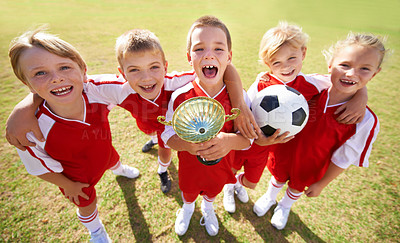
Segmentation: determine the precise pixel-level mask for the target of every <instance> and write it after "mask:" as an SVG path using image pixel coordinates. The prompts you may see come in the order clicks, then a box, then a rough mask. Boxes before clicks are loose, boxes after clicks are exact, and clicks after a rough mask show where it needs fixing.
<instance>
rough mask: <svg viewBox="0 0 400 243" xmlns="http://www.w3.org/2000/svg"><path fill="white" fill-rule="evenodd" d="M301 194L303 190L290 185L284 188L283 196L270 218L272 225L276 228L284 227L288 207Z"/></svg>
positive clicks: (288, 211)
mask: <svg viewBox="0 0 400 243" xmlns="http://www.w3.org/2000/svg"><path fill="white" fill-rule="evenodd" d="M302 194H303V192H300V191H297V190H295V189H293V188H290V187H288V188H287V189H286V193H285V196H283V198H282V199H281V200H280V201H279V203H278V206H277V207H276V208H275V210H274V215H273V216H272V218H271V224H272V226H274V227H275V228H277V229H278V230H281V229H283V228H285V226H286V223H287V221H288V218H289V213H290V208H291V207H292V205H293V203H294V202H296V201H297V199H299V198H300V196H301V195H302Z"/></svg>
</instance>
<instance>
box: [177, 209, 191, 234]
mask: <svg viewBox="0 0 400 243" xmlns="http://www.w3.org/2000/svg"><path fill="white" fill-rule="evenodd" d="M192 214H193V211H189V210H184V209H183V208H180V209H178V211H176V216H177V217H176V220H175V233H176V234H177V235H179V236H181V235H184V234H185V233H186V231H187V230H188V228H189V224H190V219H191V218H192Z"/></svg>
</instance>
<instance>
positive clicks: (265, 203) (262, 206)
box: [253, 194, 276, 217]
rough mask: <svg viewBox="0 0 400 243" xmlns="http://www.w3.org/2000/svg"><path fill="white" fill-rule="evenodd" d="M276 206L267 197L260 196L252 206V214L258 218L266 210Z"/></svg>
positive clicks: (265, 195) (274, 202)
mask: <svg viewBox="0 0 400 243" xmlns="http://www.w3.org/2000/svg"><path fill="white" fill-rule="evenodd" d="M275 204H276V201H272V200H270V199H269V198H268V197H267V194H264V195H262V196H261V197H260V198H259V199H258V200H257V202H256V203H255V204H254V206H253V212H254V213H255V214H257V216H258V217H262V216H264V215H265V214H266V213H267V212H268V210H269V209H270V208H271V207H272V206H273V205H275Z"/></svg>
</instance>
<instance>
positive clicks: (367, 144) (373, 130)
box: [358, 106, 378, 167]
mask: <svg viewBox="0 0 400 243" xmlns="http://www.w3.org/2000/svg"><path fill="white" fill-rule="evenodd" d="M367 109H368V110H369V111H370V112H371V114H372V116H373V117H374V126H373V127H372V129H371V132H370V133H369V136H368V139H367V142H366V143H365V146H364V150H363V152H362V153H361V156H360V163H359V164H358V166H360V167H362V166H363V164H364V159H365V155H366V153H367V150H368V148H369V146H370V145H371V142H372V138H373V137H374V134H375V128H376V126H377V125H378V117H377V116H376V115H375V113H374V112H373V111H372V110H371V109H370V108H369V107H368V106H367Z"/></svg>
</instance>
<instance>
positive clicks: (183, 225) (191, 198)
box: [175, 192, 198, 235]
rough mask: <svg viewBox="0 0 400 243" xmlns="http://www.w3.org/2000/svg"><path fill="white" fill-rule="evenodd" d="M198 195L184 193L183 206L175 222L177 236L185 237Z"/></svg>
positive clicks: (177, 213)
mask: <svg viewBox="0 0 400 243" xmlns="http://www.w3.org/2000/svg"><path fill="white" fill-rule="evenodd" d="M197 195H198V194H191V193H183V192H182V199H183V206H182V208H180V209H178V211H177V212H176V216H177V217H176V220H175V232H176V234H177V235H184V234H185V233H186V231H187V229H188V228H189V224H190V219H191V218H192V215H193V212H194V206H195V202H196V198H197Z"/></svg>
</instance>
